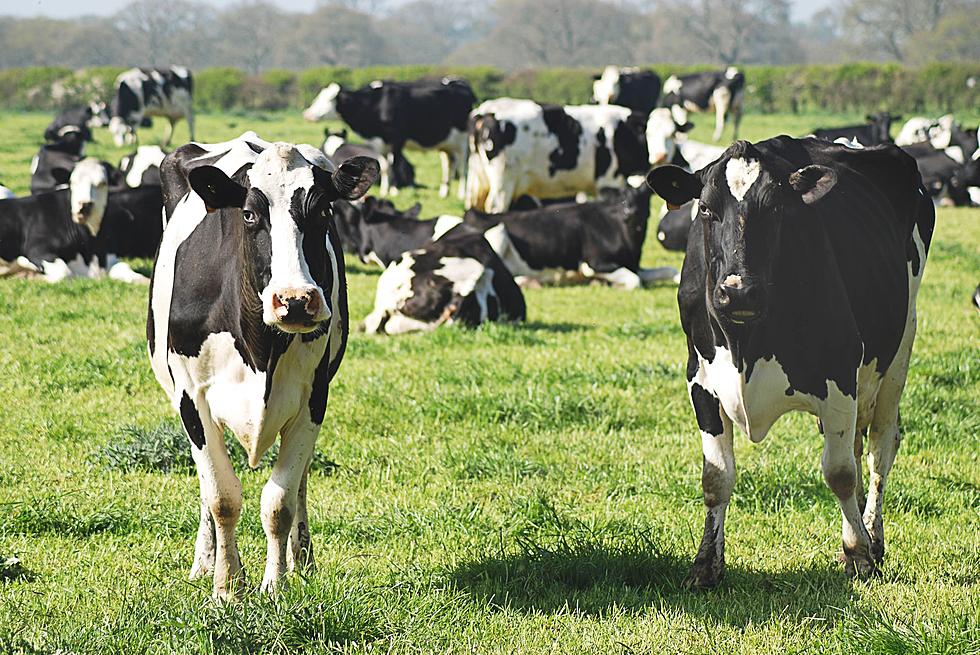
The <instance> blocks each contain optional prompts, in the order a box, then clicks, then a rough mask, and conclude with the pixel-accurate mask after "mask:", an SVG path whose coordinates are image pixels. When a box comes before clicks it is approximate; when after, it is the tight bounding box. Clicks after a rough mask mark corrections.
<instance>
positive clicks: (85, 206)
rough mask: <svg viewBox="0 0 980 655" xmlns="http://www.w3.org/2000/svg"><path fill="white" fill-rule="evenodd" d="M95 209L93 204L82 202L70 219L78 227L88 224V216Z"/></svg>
mask: <svg viewBox="0 0 980 655" xmlns="http://www.w3.org/2000/svg"><path fill="white" fill-rule="evenodd" d="M94 209H95V203H94V202H83V203H81V204H79V205H78V208H77V209H76V210H75V211H73V212H72V214H71V219H72V220H73V221H75V222H76V223H78V224H79V225H85V223H87V222H88V219H89V217H90V216H92V210H94Z"/></svg>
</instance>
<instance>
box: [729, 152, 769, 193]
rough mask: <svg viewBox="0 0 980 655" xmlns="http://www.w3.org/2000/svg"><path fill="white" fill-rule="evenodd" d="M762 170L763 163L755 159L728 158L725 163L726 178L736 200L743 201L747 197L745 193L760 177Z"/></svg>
mask: <svg viewBox="0 0 980 655" xmlns="http://www.w3.org/2000/svg"><path fill="white" fill-rule="evenodd" d="M761 170H762V167H761V165H760V164H759V162H758V160H755V159H741V158H739V159H729V160H728V163H727V164H725V179H726V180H727V181H728V190H729V191H730V192H731V194H732V197H733V198H735V200H738V201H739V202H741V201H742V200H744V199H745V194H746V193H748V192H749V189H750V188H752V185H753V184H754V183H755V181H756V180H758V179H759V172H760V171H761Z"/></svg>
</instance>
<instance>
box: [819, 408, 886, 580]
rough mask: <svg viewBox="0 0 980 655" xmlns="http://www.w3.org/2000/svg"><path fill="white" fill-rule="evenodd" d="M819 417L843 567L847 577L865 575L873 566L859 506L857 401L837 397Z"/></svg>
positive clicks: (868, 540) (873, 570) (825, 469)
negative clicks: (837, 510) (838, 513)
mask: <svg viewBox="0 0 980 655" xmlns="http://www.w3.org/2000/svg"><path fill="white" fill-rule="evenodd" d="M820 420H821V422H822V424H823V428H824V448H823V457H822V459H821V466H822V468H823V477H824V480H826V482H827V486H828V487H830V490H831V491H833V492H834V495H835V496H837V502H838V503H839V504H840V509H841V515H842V522H841V538H842V541H843V547H844V557H843V558H844V566H845V571H846V572H847V574H848V576H850V577H866V576H869V575H871V574H873V573H874V572H875V570H876V569H875V564H874V561H873V560H872V558H871V542H870V539H869V537H868V531H867V530H866V529H865V527H864V523H863V521H862V517H861V510H860V508H859V507H858V493H857V488H858V485H859V484H860V480H859V479H858V477H857V465H856V463H855V461H854V440H855V438H856V436H857V435H856V430H855V424H856V422H857V402H856V401H854V400H851V399H849V398H846V397H844V398H841V399H839V400H836V401H835V402H834V403H833V404H830V405H829V406H827V407H825V408H824V411H823V412H822V413H821V416H820Z"/></svg>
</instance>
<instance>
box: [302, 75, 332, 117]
mask: <svg viewBox="0 0 980 655" xmlns="http://www.w3.org/2000/svg"><path fill="white" fill-rule="evenodd" d="M338 95H340V85H339V84H337V83H336V82H331V83H330V84H329V85H327V86H325V87H324V88H322V89H320V93H318V94H317V96H316V98H314V99H313V103H312V104H311V105H310V106H309V107H307V108H306V109H305V110H303V118H305V119H306V120H308V121H326V120H339V119H340V114H339V113H338V112H337V96H338Z"/></svg>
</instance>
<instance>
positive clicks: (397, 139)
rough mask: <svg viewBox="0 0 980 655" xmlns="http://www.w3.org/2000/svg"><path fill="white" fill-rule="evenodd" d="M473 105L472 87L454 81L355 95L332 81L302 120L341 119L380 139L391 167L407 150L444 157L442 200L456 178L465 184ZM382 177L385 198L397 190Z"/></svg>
mask: <svg viewBox="0 0 980 655" xmlns="http://www.w3.org/2000/svg"><path fill="white" fill-rule="evenodd" d="M474 103H476V96H475V95H473V90H472V89H471V88H470V85H469V84H467V83H466V82H465V81H463V80H458V79H452V78H443V79H442V80H419V81H416V82H393V81H389V80H385V81H377V82H372V83H371V84H369V85H367V86H365V87H362V88H360V89H357V90H355V91H350V90H347V89H342V88H340V85H339V84H336V83H334V84H330V85H329V86H327V87H326V88H324V89H323V90H322V91H320V93H319V95H317V97H316V99H315V100H314V101H313V104H311V105H310V106H309V107H308V108H307V109H306V110H305V111H304V112H303V118H305V119H306V120H308V121H318V120H343V121H344V122H345V123H347V125H349V126H350V128H351V129H352V130H354V132H355V133H357V134H358V135H359V136H360V137H361V138H363V139H366V140H374V139H376V140H378V141H379V142H380V150H381V152H382V154H383V155H384V156H385V157H388V158H389V163H391V162H397V161H398V160H399V159H400V158H401V157H402V150H404V149H406V148H407V149H411V150H436V151H438V152H439V155H440V157H441V159H442V183H441V185H440V186H439V195H440V197H443V198H444V197H446V196H448V195H449V183H450V181H451V180H452V178H453V177H459V178H460V180H461V181H462V179H463V178H464V177H465V166H466V121H467V119H468V117H469V113H470V109H472V108H473V105H474ZM381 173H382V176H381V195H387V194H388V193H389V191H390V192H392V193H395V192H397V188H398V187H396V186H394V184H393V183H392V181H391V180H390V179H389V176H388V173H387V171H386V170H385V169H382V171H381ZM461 184H462V182H461ZM389 187H390V189H389ZM460 195H462V189H461V191H460Z"/></svg>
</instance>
